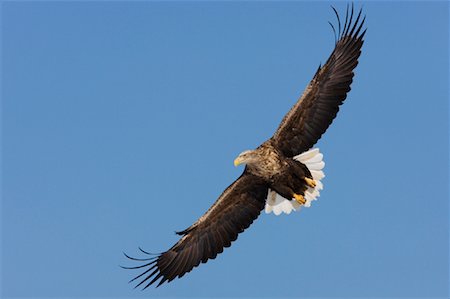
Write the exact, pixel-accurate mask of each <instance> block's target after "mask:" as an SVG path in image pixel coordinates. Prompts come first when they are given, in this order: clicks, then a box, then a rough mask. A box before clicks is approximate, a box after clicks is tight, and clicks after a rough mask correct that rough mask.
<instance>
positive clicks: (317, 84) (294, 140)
mask: <svg viewBox="0 0 450 299" xmlns="http://www.w3.org/2000/svg"><path fill="white" fill-rule="evenodd" d="M333 10H334V11H335V13H336V15H337V18H338V34H339V38H338V40H337V42H336V44H335V48H334V50H333V52H332V53H331V55H330V57H329V58H328V60H327V62H326V63H325V64H324V65H323V66H322V67H319V69H318V70H317V72H316V74H315V75H314V77H313V79H312V80H311V82H310V83H309V85H308V86H307V87H306V89H305V91H304V92H303V95H302V96H301V97H300V99H299V100H298V101H297V103H296V104H295V105H294V106H293V107H292V109H291V110H290V111H289V112H288V113H287V114H286V116H285V117H284V118H283V121H282V122H281V124H280V126H279V128H278V130H277V131H276V132H275V134H274V136H273V137H272V139H273V141H274V144H275V145H276V146H277V147H278V148H279V149H280V150H281V151H282V153H283V154H284V155H286V156H288V157H293V156H296V155H298V154H300V153H302V152H305V151H306V150H308V149H310V148H311V147H312V146H313V145H314V144H315V143H316V142H317V141H318V140H319V139H320V137H321V136H322V134H323V133H325V131H326V130H327V129H328V127H329V126H330V124H331V123H332V121H333V119H334V118H335V117H336V115H337V113H338V111H339V106H340V105H341V104H342V103H343V102H344V100H345V99H346V97H347V93H348V92H349V91H350V85H351V83H352V82H353V76H354V73H353V70H354V69H355V67H356V66H357V65H358V58H359V56H360V54H361V48H362V45H363V43H364V41H363V38H364V35H365V33H366V29H364V30H363V31H362V29H363V25H364V21H365V17H363V18H362V10H360V11H359V13H358V15H357V17H356V19H355V20H354V21H353V19H354V12H353V5H352V7H351V10H349V8H348V7H347V13H346V16H345V21H344V26H343V29H342V31H341V24H340V19H339V15H338V14H337V12H336V10H335V9H334V8H333Z"/></svg>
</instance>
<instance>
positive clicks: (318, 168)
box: [265, 148, 325, 216]
mask: <svg viewBox="0 0 450 299" xmlns="http://www.w3.org/2000/svg"><path fill="white" fill-rule="evenodd" d="M294 159H295V160H297V161H300V162H302V163H303V164H305V165H306V167H308V169H309V171H310V172H311V175H312V177H313V179H314V180H315V181H316V186H315V187H314V188H311V187H308V189H306V191H305V199H306V203H305V204H304V205H303V206H304V207H307V208H309V207H310V206H311V202H312V201H314V200H317V198H318V197H319V196H320V190H322V189H323V183H322V182H321V181H320V180H321V179H323V178H324V177H325V174H324V173H323V170H322V169H323V168H324V167H325V162H324V161H323V155H322V154H321V153H320V151H319V149H318V148H313V149H310V150H309V151H306V152H304V153H301V154H300V155H298V156H295V157H294ZM301 207H302V205H300V204H299V203H298V202H297V201H296V200H293V199H286V198H284V197H282V196H281V195H279V194H278V193H276V192H275V191H273V190H270V189H269V193H268V195H267V199H266V207H265V211H266V213H267V214H269V213H271V212H273V213H274V214H275V215H277V216H278V215H280V214H281V213H285V214H290V213H291V212H292V211H299V210H300V208H301Z"/></svg>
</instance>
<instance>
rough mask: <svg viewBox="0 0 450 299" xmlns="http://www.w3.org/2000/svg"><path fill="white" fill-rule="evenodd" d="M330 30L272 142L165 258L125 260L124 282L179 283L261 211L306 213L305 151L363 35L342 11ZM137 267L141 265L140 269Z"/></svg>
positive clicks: (343, 87)
mask: <svg viewBox="0 0 450 299" xmlns="http://www.w3.org/2000/svg"><path fill="white" fill-rule="evenodd" d="M332 9H333V11H334V13H335V15H336V18H337V23H338V28H337V30H336V28H335V27H334V26H333V24H332V23H330V22H328V23H329V24H330V25H331V27H332V29H333V32H334V37H335V46H334V49H333V51H332V53H331V55H330V57H329V58H328V60H327V61H326V63H325V64H324V65H323V66H319V68H318V69H317V71H316V73H315V74H314V77H313V79H312V80H311V82H310V83H309V84H308V86H307V87H306V89H305V91H304V92H303V94H302V96H301V97H300V98H299V100H298V101H297V102H296V104H295V105H294V106H293V107H292V108H291V110H290V111H289V112H288V113H287V114H286V116H285V117H284V118H283V120H282V122H281V124H280V125H279V127H278V129H277V130H276V132H275V134H274V135H273V136H272V137H271V138H270V139H268V140H267V141H265V142H264V143H262V144H261V145H260V146H258V147H257V148H256V149H254V150H247V151H244V152H242V153H241V154H240V155H239V156H238V157H237V158H236V159H235V160H234V165H235V166H238V165H241V164H245V169H244V171H243V173H242V175H241V176H240V177H239V178H238V179H237V180H235V181H234V182H233V183H232V184H231V185H230V186H229V187H228V188H226V189H225V191H223V193H222V194H221V195H220V196H219V198H218V199H217V200H216V202H215V203H214V204H213V205H212V206H211V207H210V208H209V210H208V211H207V212H206V213H205V214H204V215H203V216H201V217H200V218H199V219H198V220H197V221H196V222H195V223H194V224H192V225H191V226H190V227H188V228H187V229H185V230H182V231H179V232H176V234H178V235H180V236H181V238H180V239H179V241H178V242H176V243H175V245H173V246H172V247H171V248H170V249H169V250H167V251H165V252H163V253H160V254H151V253H149V252H147V251H144V250H143V249H141V248H139V249H140V250H141V252H142V253H143V254H145V255H146V256H145V257H144V258H135V257H131V256H129V255H127V254H125V253H124V254H125V256H126V257H127V258H129V259H131V260H133V261H136V262H139V263H140V264H139V265H137V266H133V267H123V268H125V269H140V270H141V271H143V272H142V273H140V274H139V275H138V276H136V277H134V278H133V279H132V280H131V281H130V282H133V281H137V282H139V283H138V284H137V285H136V286H135V287H139V286H143V289H146V288H148V287H149V286H150V285H152V284H154V283H156V282H158V280H159V279H160V280H159V282H158V284H157V287H158V286H160V285H161V284H163V283H165V282H171V281H172V280H174V279H175V278H177V277H178V278H181V277H183V276H184V275H185V274H186V273H188V272H190V271H191V270H192V269H193V268H195V267H197V266H198V265H200V263H206V262H207V261H208V260H209V259H214V258H216V256H217V255H218V254H219V253H221V252H223V250H224V248H226V247H229V246H231V243H232V242H233V241H235V240H236V239H237V237H238V235H239V234H240V233H242V232H243V231H244V230H245V229H246V228H248V227H249V226H250V225H251V224H252V223H253V221H254V220H255V219H256V218H257V217H258V216H259V214H260V213H261V211H262V210H265V212H266V213H271V212H273V213H274V214H276V215H279V214H281V213H286V214H289V213H291V212H292V211H296V210H299V209H300V208H301V207H309V206H310V205H311V202H312V201H313V200H316V199H317V197H318V196H319V195H320V190H322V188H323V184H322V182H321V179H322V178H323V177H324V173H323V170H322V169H323V167H324V162H323V155H322V154H321V153H320V151H319V149H318V148H313V146H314V144H315V143H316V142H317V141H318V140H319V139H320V137H321V136H322V134H323V133H325V131H326V129H327V128H328V127H329V126H330V124H331V122H332V121H333V119H334V118H335V117H336V114H337V112H338V111H339V106H340V105H341V104H342V103H343V102H344V100H345V99H346V97H347V93H348V92H349V91H350V85H351V83H352V81H353V76H354V73H353V71H354V69H355V67H356V66H357V64H358V58H359V57H360V54H361V48H362V46H363V43H364V40H363V38H364V35H365V33H366V30H367V29H366V28H363V27H364V21H365V16H362V15H361V14H362V9H360V10H359V13H358V14H357V15H356V13H355V14H354V9H353V4H352V6H351V9H349V5H347V10H346V15H345V21H344V22H343V26H342V28H341V20H340V18H339V14H338V13H337V11H336V9H335V8H334V7H332ZM141 263H142V264H141Z"/></svg>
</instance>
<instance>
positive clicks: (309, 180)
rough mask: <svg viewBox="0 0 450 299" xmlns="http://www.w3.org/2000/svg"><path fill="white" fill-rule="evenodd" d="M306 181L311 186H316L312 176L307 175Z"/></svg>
mask: <svg viewBox="0 0 450 299" xmlns="http://www.w3.org/2000/svg"><path fill="white" fill-rule="evenodd" d="M305 182H306V184H307V185H308V186H310V187H311V188H314V187H316V181H315V180H312V179H310V178H307V177H305Z"/></svg>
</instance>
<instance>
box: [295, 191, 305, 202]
mask: <svg viewBox="0 0 450 299" xmlns="http://www.w3.org/2000/svg"><path fill="white" fill-rule="evenodd" d="M294 198H295V200H296V201H297V202H298V203H299V204H301V205H304V204H305V203H306V200H305V198H304V197H303V195H300V194H295V193H294Z"/></svg>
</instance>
